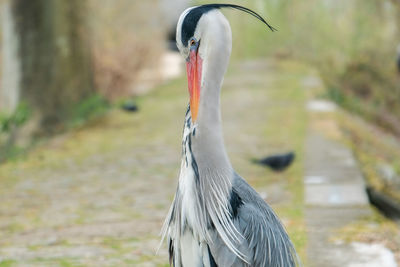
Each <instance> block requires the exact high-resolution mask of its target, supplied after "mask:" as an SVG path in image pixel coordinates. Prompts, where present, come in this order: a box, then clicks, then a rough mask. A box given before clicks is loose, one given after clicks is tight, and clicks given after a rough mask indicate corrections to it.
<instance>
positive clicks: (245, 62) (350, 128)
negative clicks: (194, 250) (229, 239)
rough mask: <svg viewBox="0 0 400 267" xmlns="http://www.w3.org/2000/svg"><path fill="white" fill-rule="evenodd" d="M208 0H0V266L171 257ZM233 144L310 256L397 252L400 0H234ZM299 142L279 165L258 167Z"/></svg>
mask: <svg viewBox="0 0 400 267" xmlns="http://www.w3.org/2000/svg"><path fill="white" fill-rule="evenodd" d="M212 2H217V3H225V2H227V1H203V0H197V1H196V0H147V1H138V0H113V1H111V0H68V1H63V0H35V1H28V0H1V1H0V6H1V12H0V16H1V17H0V21H1V27H0V31H1V35H0V36H1V39H0V47H1V53H0V60H1V65H0V72H1V73H0V82H1V86H0V266H1V267H3V266H168V256H167V249H166V246H164V244H162V246H161V248H160V251H159V253H158V254H156V249H157V247H158V243H159V241H160V237H159V236H158V233H159V231H160V229H161V225H162V221H163V218H164V216H165V215H166V213H167V211H168V207H169V204H170V203H171V201H172V197H173V194H174V192H175V188H176V183H177V177H178V173H179V160H180V140H181V127H182V125H181V124H182V121H183V116H184V112H185V106H186V105H187V102H188V97H187V89H186V88H187V85H186V77H185V69H184V63H183V60H182V59H181V57H180V55H179V53H178V52H177V51H176V47H175V41H174V38H175V36H174V34H175V27H176V22H177V19H178V18H179V15H180V13H181V12H182V11H183V10H184V9H186V8H187V7H189V6H192V5H197V4H204V3H212ZM229 2H230V3H233V4H239V5H243V6H246V7H248V8H251V9H253V10H255V11H256V12H258V13H259V14H261V15H262V16H263V17H264V18H266V20H267V21H268V22H269V23H270V24H271V25H273V26H274V27H275V28H277V29H278V31H277V32H273V33H272V32H270V31H269V30H268V29H266V28H265V26H264V25H263V24H262V23H260V22H259V21H257V20H255V19H254V18H253V17H251V16H248V15H245V14H244V13H240V12H239V11H236V10H223V13H224V14H225V15H226V16H227V18H228V20H229V22H230V24H231V28H232V33H233V50H232V57H231V64H230V67H229V69H228V73H227V75H226V78H225V85H224V89H223V93H222V94H223V96H222V112H223V117H224V133H225V138H226V146H227V150H228V153H229V155H230V157H231V159H232V162H233V165H234V166H235V168H236V169H237V171H238V172H239V173H240V174H241V175H242V176H243V177H245V178H246V179H247V180H248V181H249V183H250V184H251V185H253V186H254V187H255V188H256V189H257V191H258V192H259V193H260V194H261V196H262V197H263V198H264V199H265V200H266V201H267V202H268V203H270V204H271V205H272V207H273V208H274V209H275V210H276V211H277V213H278V215H279V216H280V217H281V218H282V221H283V223H284V224H285V226H286V228H287V229H288V232H289V234H290V235H291V237H292V239H293V241H294V243H295V245H296V247H297V250H298V252H299V255H300V258H301V259H302V261H303V263H304V265H305V266H328V267H329V266H388V267H391V266H398V264H400V230H399V223H398V219H399V218H400V1H398V0H350V1H337V0H336V1H333V0H309V1H293V0H279V1H278V0H254V1H234V0H231V1H229ZM288 151H293V154H295V155H296V156H295V159H294V161H293V164H292V165H291V166H289V167H288V169H286V170H284V171H282V170H281V171H279V172H276V171H274V170H271V169H268V168H265V167H264V166H262V165H259V164H255V163H256V162H258V161H259V160H260V159H262V158H263V157H265V156H269V155H276V154H282V153H286V152H288Z"/></svg>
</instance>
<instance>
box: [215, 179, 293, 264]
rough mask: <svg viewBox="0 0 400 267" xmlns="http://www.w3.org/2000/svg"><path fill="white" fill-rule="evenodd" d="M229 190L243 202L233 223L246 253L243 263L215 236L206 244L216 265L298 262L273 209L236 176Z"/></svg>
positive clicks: (241, 248) (241, 249)
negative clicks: (233, 191)
mask: <svg viewBox="0 0 400 267" xmlns="http://www.w3.org/2000/svg"><path fill="white" fill-rule="evenodd" d="M233 189H234V190H235V191H236V192H237V194H238V195H239V196H240V198H241V200H242V202H243V205H241V206H240V208H239V210H238V214H237V217H236V218H235V221H234V222H235V226H236V227H237V229H238V230H239V232H240V233H241V234H242V235H243V237H244V240H242V243H241V244H240V245H239V247H238V248H239V250H240V251H241V252H242V253H243V254H244V255H246V259H247V261H248V262H247V263H246V262H244V261H242V260H241V259H239V258H238V257H236V256H235V255H234V254H233V253H232V252H231V251H230V250H229V249H227V248H226V247H225V246H224V244H223V243H222V241H221V240H218V237H217V236H216V237H215V239H214V240H215V242H213V244H211V245H210V250H211V253H212V254H213V255H215V257H214V258H215V261H216V263H217V264H218V266H232V267H233V266H260V267H262V266H263V267H292V266H296V263H297V264H299V265H300V263H299V261H298V257H297V254H296V251H295V249H294V247H293V244H292V242H291V241H290V239H289V237H288V235H287V233H286V231H285V229H284V227H283V226H282V224H281V222H280V221H279V219H278V217H277V216H276V215H275V213H274V212H273V210H272V209H271V208H270V207H269V206H268V205H267V203H265V201H264V200H263V199H262V198H261V197H260V196H259V195H258V193H257V192H256V191H255V190H254V189H253V188H251V187H250V185H249V184H247V183H246V181H245V180H243V178H241V177H240V176H239V175H236V176H235V178H234V182H233Z"/></svg>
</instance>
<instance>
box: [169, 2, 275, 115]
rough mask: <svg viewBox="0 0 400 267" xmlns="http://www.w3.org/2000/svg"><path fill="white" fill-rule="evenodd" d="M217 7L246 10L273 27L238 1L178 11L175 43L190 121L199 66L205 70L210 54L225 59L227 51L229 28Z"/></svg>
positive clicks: (200, 79)
mask: <svg viewBox="0 0 400 267" xmlns="http://www.w3.org/2000/svg"><path fill="white" fill-rule="evenodd" d="M221 8H234V9H237V10H240V11H243V12H246V13H248V14H250V15H252V16H254V17H256V18H257V19H259V20H261V21H262V22H263V23H264V24H266V25H267V26H268V27H269V28H270V29H271V30H272V31H274V30H275V29H274V28H273V27H271V26H270V25H269V24H268V23H267V22H266V21H265V20H264V19H263V18H262V17H261V16H260V15H258V14H257V13H256V12H254V11H252V10H250V9H248V8H245V7H242V6H238V5H231V4H207V5H202V6H195V7H191V8H188V9H186V10H185V11H184V12H183V13H182V14H181V16H180V18H179V20H178V24H177V28H176V44H177V47H178V49H179V51H180V53H181V54H182V56H183V57H184V58H185V59H186V70H187V77H188V89H189V94H190V111H191V115H192V120H193V121H196V119H197V114H198V109H199V102H200V91H201V87H202V84H203V78H204V76H203V70H204V71H207V66H208V65H207V61H208V60H209V59H210V58H212V57H214V58H215V59H216V58H220V59H227V60H226V61H228V59H229V55H230V53H231V47H232V40H231V39H232V38H231V30H230V26H229V23H228V22H227V20H226V18H225V17H224V16H223V15H222V13H221V12H220V11H219V9H221ZM219 56H220V57H219ZM216 61H217V60H216ZM222 61H223V60H222ZM226 64H227V62H226ZM204 66H206V67H204ZM212 71H216V72H218V71H219V69H218V68H214V69H213V70H212ZM224 71H225V70H223V72H224ZM221 76H222V75H221ZM221 80H222V78H221Z"/></svg>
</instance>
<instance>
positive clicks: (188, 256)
mask: <svg viewBox="0 0 400 267" xmlns="http://www.w3.org/2000/svg"><path fill="white" fill-rule="evenodd" d="M225 7H229V8H234V9H238V10H241V11H244V12H247V13H249V14H251V15H253V16H255V17H256V18H258V19H259V20H261V21H262V22H263V23H265V24H266V25H267V26H268V27H269V28H270V29H271V30H274V28H272V27H271V26H270V25H269V24H268V23H267V22H266V21H265V20H264V19H263V18H262V17H261V16H260V15H258V14H257V13H256V12H254V11H252V10H250V9H248V8H245V7H242V6H238V5H230V4H208V5H202V6H196V7H191V8H188V9H186V10H185V11H184V12H183V13H182V15H181V16H180V18H179V21H178V25H177V32H176V42H177V46H178V48H179V51H180V53H181V54H182V56H183V57H184V58H185V59H186V66H187V76H188V89H189V95H190V101H189V106H188V109H187V112H186V115H185V121H184V130H183V140H182V161H181V170H180V175H179V182H178V186H177V190H176V194H175V198H174V200H173V203H172V205H171V208H170V210H169V213H168V215H167V218H166V220H165V223H164V227H163V239H164V238H165V237H166V238H167V242H168V247H169V257H170V264H173V265H174V266H175V267H181V266H184V267H190V266H207V267H208V266H210V267H211V266H220V267H221V266H222V267H229V266H281V267H290V266H295V265H296V263H297V262H298V259H297V254H296V252H295V249H294V246H293V244H292V242H291V241H290V239H289V237H288V235H287V233H286V231H285V229H284V227H283V226H282V224H281V222H280V220H279V219H278V217H277V216H276V215H275V213H274V212H273V210H272V209H271V208H270V206H268V205H267V204H266V203H265V201H264V200H263V199H262V198H261V197H260V196H259V195H258V193H257V192H256V191H255V190H254V189H253V188H252V187H251V186H250V185H249V184H248V183H247V182H246V181H245V180H244V179H243V178H242V177H240V176H239V175H238V174H237V173H236V172H235V171H234V169H233V167H232V165H231V163H230V161H229V159H228V156H227V153H226V150H225V146H224V141H223V134H222V127H221V112H220V89H221V86H222V81H223V77H224V74H225V72H226V69H227V66H228V61H229V58H230V54H231V48H232V34H231V29H230V25H229V23H228V21H227V19H226V18H225V16H224V15H223V14H222V13H221V12H220V9H221V8H225Z"/></svg>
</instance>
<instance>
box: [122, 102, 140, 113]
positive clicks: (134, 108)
mask: <svg viewBox="0 0 400 267" xmlns="http://www.w3.org/2000/svg"><path fill="white" fill-rule="evenodd" d="M121 108H122V109H123V110H125V111H128V112H136V111H138V106H137V105H136V104H135V103H134V102H132V101H127V102H125V103H124V104H123V105H122V107H121Z"/></svg>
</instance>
